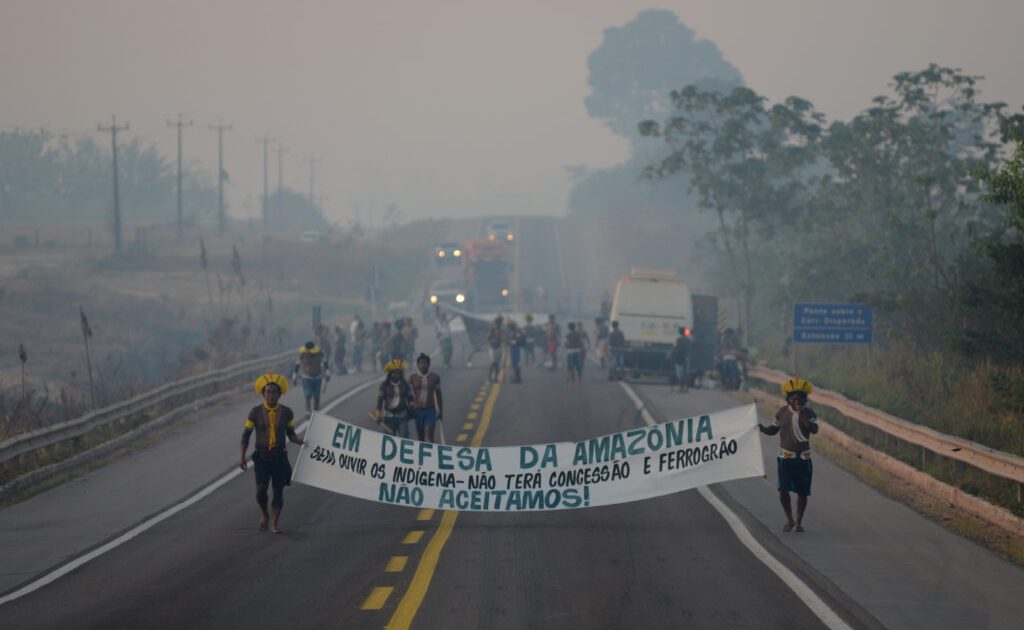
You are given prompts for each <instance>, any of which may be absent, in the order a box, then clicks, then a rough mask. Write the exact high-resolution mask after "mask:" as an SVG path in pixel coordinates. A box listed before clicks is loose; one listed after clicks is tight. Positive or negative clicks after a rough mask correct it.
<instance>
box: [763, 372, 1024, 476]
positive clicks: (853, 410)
mask: <svg viewBox="0 0 1024 630" xmlns="http://www.w3.org/2000/svg"><path fill="white" fill-rule="evenodd" d="M748 373H749V374H750V375H751V376H753V377H755V378H759V379H761V380H764V381H768V382H770V383H775V384H776V385H782V383H783V382H785V381H786V380H788V379H790V378H792V377H791V376H790V375H789V374H786V373H785V372H781V371H779V370H770V369H766V368H759V367H751V368H750V369H749V371H748ZM813 395H814V398H815V399H816V400H817V401H818V402H820V403H821V404H822V405H825V406H827V407H832V408H833V409H835V410H836V411H838V412H840V413H842V414H843V415H845V416H847V417H848V418H852V419H854V420H857V421H858V422H861V423H863V424H866V425H868V426H871V427H874V428H876V429H878V430H880V431H883V432H885V433H888V434H889V435H891V436H893V437H895V438H899V439H901V440H903V441H905V442H909V443H910V444H914V445H916V446H919V447H921V448H924V449H927V450H929V451H931V452H933V453H936V454H938V455H941V456H943V457H948V458H950V459H954V460H957V461H960V462H963V463H965V464H968V465H970V466H973V467H975V468H977V469H979V470H983V471H985V472H987V473H989V474H991V475H995V476H997V477H1002V478H1004V479H1009V480H1012V481H1016V482H1017V483H1019V484H1024V458H1022V457H1018V456H1017V455H1012V454H1010V453H1005V452H1003V451H999V450H996V449H994V448H989V447H988V446H984V445H982V444H978V443H977V442H972V441H970V440H965V439H963V438H959V437H954V436H952V435H946V434H945V433H940V432H939V431H936V430H935V429H930V428H928V427H924V426H921V425H919V424H914V423H913V422H908V421H907V420H904V419H903V418H897V417H896V416H894V415H891V414H888V413H886V412H884V411H880V410H878V409H874V408H872V407H868V406H867V405H864V404H862V403H859V402H857V401H854V400H850V399H849V398H847V397H846V396H843V395H842V394H840V393H838V392H834V391H830V390H827V389H819V388H817V387H815V388H814V394H813Z"/></svg>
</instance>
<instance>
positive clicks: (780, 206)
mask: <svg viewBox="0 0 1024 630" xmlns="http://www.w3.org/2000/svg"><path fill="white" fill-rule="evenodd" d="M671 100H672V106H673V108H674V115H673V116H672V117H670V118H669V119H667V120H666V121H665V122H664V123H658V122H656V121H653V120H645V121H643V122H641V123H640V124H639V132H640V133H641V135H644V136H647V137H661V138H664V140H665V141H666V142H667V143H668V145H669V146H670V147H671V149H672V151H671V153H670V154H669V155H668V157H666V158H664V159H663V160H661V162H660V163H658V164H652V165H650V166H648V167H647V169H646V170H645V174H646V176H648V177H650V178H655V179H661V178H666V177H671V176H675V175H678V174H680V173H686V174H688V175H689V176H690V178H691V179H690V182H691V186H692V188H693V189H694V190H695V191H696V192H697V194H698V198H699V200H700V204H701V207H702V208H704V209H706V210H710V211H712V212H714V213H715V215H716V217H717V219H718V238H719V239H720V243H721V245H722V247H723V248H724V250H725V254H726V259H727V261H728V265H729V269H730V274H731V279H732V285H733V291H734V295H735V297H736V299H737V301H738V302H739V304H740V308H739V313H740V325H741V326H742V327H743V332H744V336H746V335H747V334H749V330H750V320H751V311H752V303H753V299H754V286H755V284H754V269H755V266H756V265H755V262H754V255H755V252H754V248H755V247H756V243H755V236H756V235H755V234H754V230H758V231H759V233H760V235H761V236H762V237H770V236H771V235H772V234H773V233H774V230H775V229H776V228H777V227H778V226H779V225H781V224H783V223H786V222H790V221H793V220H794V219H795V218H797V217H798V216H799V215H801V214H802V213H804V212H805V209H806V206H805V203H806V199H807V197H808V190H809V188H808V186H809V181H808V180H809V178H810V177H811V176H812V175H813V171H812V169H811V167H812V166H813V165H814V163H815V160H816V159H817V153H816V151H815V146H816V143H817V141H818V138H819V136H820V134H821V131H822V128H821V124H822V121H823V120H824V118H823V116H822V115H821V114H819V113H818V112H816V111H815V110H814V107H813V106H812V105H811V103H810V102H808V101H805V100H803V99H800V98H796V97H790V98H789V99H787V100H786V101H785V102H784V103H780V104H776V105H774V106H772V107H771V108H767V107H766V105H765V98H764V97H762V96H760V95H759V94H757V93H756V92H754V91H753V90H751V89H749V88H736V89H734V90H733V91H732V92H731V93H729V94H722V93H721V92H718V91H713V90H701V89H700V88H698V87H696V86H689V87H686V88H684V89H682V90H674V91H672V92H671ZM762 240H763V239H762ZM746 341H747V340H746V338H745V339H744V342H746Z"/></svg>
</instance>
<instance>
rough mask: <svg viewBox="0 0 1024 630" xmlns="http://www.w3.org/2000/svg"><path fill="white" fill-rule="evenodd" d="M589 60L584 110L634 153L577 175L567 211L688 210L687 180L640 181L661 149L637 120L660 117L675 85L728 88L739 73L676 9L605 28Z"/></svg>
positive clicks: (645, 14)
mask: <svg viewBox="0 0 1024 630" xmlns="http://www.w3.org/2000/svg"><path fill="white" fill-rule="evenodd" d="M587 65H588V67H589V75H588V78H587V81H588V83H589V85H590V94H589V95H588V96H587V97H586V99H585V100H584V104H585V105H586V108H587V112H588V113H589V114H590V115H591V116H592V117H594V118H597V119H599V120H601V121H602V122H603V123H604V124H605V125H606V126H607V127H608V128H609V129H611V130H612V131H613V132H614V133H615V134H617V135H619V136H622V137H624V138H626V139H628V140H629V143H630V152H631V156H630V157H629V158H628V159H627V160H626V161H625V162H623V163H622V164H618V165H616V166H613V167H610V168H605V169H599V170H594V171H589V172H586V171H585V172H581V173H580V174H579V175H578V176H577V177H575V178H574V182H573V188H572V191H571V192H570V197H569V210H570V212H573V213H580V214H583V213H586V214H591V215H595V214H597V215H606V216H616V215H619V216H628V213H631V212H635V211H637V210H640V209H642V210H647V211H652V212H656V213H660V214H663V215H665V216H673V215H674V216H678V215H679V213H680V212H682V211H685V210H692V206H693V204H692V200H691V199H690V197H689V194H688V192H687V190H688V185H687V183H686V181H685V179H683V178H678V179H676V180H671V181H665V182H661V183H658V184H657V185H652V182H650V181H647V182H643V181H638V178H637V174H638V173H639V172H640V171H641V170H642V169H643V167H644V166H645V165H647V164H648V163H650V161H651V160H657V159H660V158H661V157H663V154H664V147H663V146H662V145H660V144H656V143H652V142H650V141H647V142H646V143H645V142H644V138H643V137H642V136H640V135H639V134H638V133H637V128H636V123H637V122H638V121H640V120H645V119H648V118H653V117H659V116H663V115H665V113H666V112H668V111H669V109H670V107H671V103H670V99H669V93H670V91H671V90H673V89H681V88H683V87H685V86H687V85H698V86H700V87H702V88H703V89H706V90H717V91H722V92H728V91H730V90H732V89H733V88H734V87H737V86H739V85H742V84H743V77H742V76H741V75H740V72H739V71H738V70H737V69H736V68H735V67H734V66H733V65H732V64H730V63H729V62H728V61H726V60H725V59H724V58H723V57H722V54H721V52H720V51H719V50H718V47H717V46H715V44H714V43H713V42H711V41H708V40H703V39H697V38H696V36H695V34H694V31H693V30H692V29H691V28H689V27H688V26H686V25H685V24H683V23H681V22H680V21H679V18H678V17H677V16H676V15H675V13H673V12H671V11H664V10H648V11H643V12H641V13H638V14H637V16H636V17H635V18H634V19H633V20H632V21H630V22H629V23H627V24H625V25H623V26H617V27H612V28H609V29H606V30H605V32H604V39H603V41H602V43H601V46H600V47H598V48H597V49H595V50H594V51H593V52H592V53H591V54H590V57H589V59H588V60H587Z"/></svg>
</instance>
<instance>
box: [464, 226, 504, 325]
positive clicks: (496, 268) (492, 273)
mask: <svg viewBox="0 0 1024 630" xmlns="http://www.w3.org/2000/svg"><path fill="white" fill-rule="evenodd" d="M462 264H463V270H464V277H465V287H466V289H467V291H468V293H469V295H468V296H467V298H468V301H469V303H470V305H471V307H472V310H476V311H488V312H490V311H495V310H499V309H501V308H502V307H504V306H506V305H507V304H508V303H509V296H510V285H509V283H510V280H509V275H510V272H511V268H510V267H511V265H510V264H509V262H508V260H506V257H505V245H504V243H502V242H501V241H497V240H493V241H492V240H486V241H482V240H481V241H469V242H467V243H466V255H465V257H464V260H463V263H462Z"/></svg>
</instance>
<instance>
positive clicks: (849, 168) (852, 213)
mask: <svg viewBox="0 0 1024 630" xmlns="http://www.w3.org/2000/svg"><path fill="white" fill-rule="evenodd" d="M979 79H980V77H976V76H970V75H966V74H964V73H962V72H961V71H960V70H959V69H953V68H943V67H939V66H937V65H935V64H932V65H930V66H928V67H927V68H926V69H924V70H922V71H918V72H903V73H900V74H897V75H896V76H895V77H894V80H893V83H892V86H893V92H894V94H893V95H891V96H878V97H876V98H875V99H874V104H873V106H872V107H871V108H869V109H868V110H866V111H865V112H863V113H862V114H860V115H858V116H856V117H854V118H853V119H852V120H851V121H849V122H837V123H834V124H832V125H831V127H830V128H829V130H828V133H827V134H826V137H825V139H824V140H823V142H822V145H821V146H822V150H823V153H824V155H825V156H826V157H827V158H828V161H829V165H830V167H831V174H830V177H829V178H828V179H827V180H825V185H824V186H823V187H822V189H821V194H820V195H819V197H818V201H819V203H818V204H817V205H818V207H819V208H820V209H821V218H822V225H823V226H825V227H826V230H823V231H824V232H826V233H825V234H820V236H822V237H823V238H828V239H831V240H833V241H835V242H840V241H842V242H843V243H844V245H845V247H846V250H847V251H848V252H850V253H851V254H852V256H853V257H852V258H851V259H850V260H849V261H847V262H848V264H846V265H844V269H845V270H846V271H849V270H850V269H851V268H852V269H855V270H859V271H860V272H861V273H859V274H856V275H858V276H859V278H858V277H850V278H849V279H850V282H851V284H850V285H847V286H856V285H857V284H859V285H860V287H861V290H860V291H859V292H858V293H859V297H860V299H863V300H866V301H870V302H872V303H873V304H875V305H876V306H880V307H882V309H883V311H884V312H886V313H888V315H889V317H890V319H891V321H892V322H893V323H894V324H895V325H897V326H898V327H899V329H900V332H901V333H902V334H905V335H913V336H916V338H917V340H918V341H919V342H925V341H928V342H932V343H934V342H936V341H938V340H940V339H941V337H942V334H936V333H948V332H950V330H951V328H952V327H954V326H955V322H953V321H952V320H951V318H950V316H951V314H952V310H951V308H950V306H951V305H950V301H949V298H950V296H951V295H953V294H955V293H956V292H957V291H958V288H959V285H960V282H961V279H960V273H961V271H960V263H961V262H962V261H961V259H960V256H961V254H962V253H963V252H964V250H965V248H966V247H967V246H968V244H969V238H970V236H971V235H972V234H975V233H977V232H978V231H979V230H980V229H982V228H983V227H984V226H985V225H986V224H989V223H991V222H992V220H993V213H992V209H991V207H990V206H988V205H987V204H985V203H982V202H981V199H980V198H979V193H978V185H977V181H976V179H975V177H974V173H975V172H977V171H978V170H979V169H981V170H987V169H988V168H989V166H990V165H991V164H992V163H993V161H994V160H995V159H996V157H997V151H998V144H997V143H996V142H995V141H994V138H995V134H996V133H997V132H998V121H999V119H1000V115H1001V109H1002V107H1003V105H1002V104H1001V103H984V102H980V101H979V100H978V91H977V87H976V84H977V82H978V80H979ZM831 262H832V263H834V264H832V265H829V267H833V268H835V267H837V266H838V265H837V264H835V263H841V262H843V261H841V260H838V259H832V261H831Z"/></svg>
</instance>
